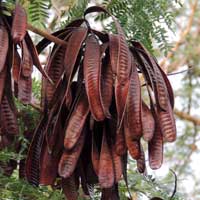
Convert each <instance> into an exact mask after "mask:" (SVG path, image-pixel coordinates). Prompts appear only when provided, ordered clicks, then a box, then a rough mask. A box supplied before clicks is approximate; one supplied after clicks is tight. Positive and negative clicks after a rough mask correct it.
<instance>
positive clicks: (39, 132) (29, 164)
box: [26, 115, 47, 186]
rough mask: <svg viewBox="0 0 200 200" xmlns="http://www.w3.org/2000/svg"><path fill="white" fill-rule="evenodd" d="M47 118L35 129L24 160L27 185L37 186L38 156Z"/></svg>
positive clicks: (38, 173) (38, 177)
mask: <svg viewBox="0 0 200 200" xmlns="http://www.w3.org/2000/svg"><path fill="white" fill-rule="evenodd" d="M46 121H47V116H46V115H44V116H43V118H42V119H41V120H40V122H39V124H38V126H37V128H36V129H35V132H34V136H33V139H32V141H31V144H30V147H29V150H28V154H27V158H26V178H27V180H28V182H29V183H31V184H33V185H36V186H38V185H39V179H40V156H41V151H42V144H43V142H44V134H45V133H44V131H45V126H46V124H45V123H46Z"/></svg>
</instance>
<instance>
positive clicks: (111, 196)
mask: <svg viewBox="0 0 200 200" xmlns="http://www.w3.org/2000/svg"><path fill="white" fill-rule="evenodd" d="M118 193H119V190H118V185H117V184H115V185H114V186H112V187H111V188H103V189H102V195H101V200H120V197H119V194H118Z"/></svg>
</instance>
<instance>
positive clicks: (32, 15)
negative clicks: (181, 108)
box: [2, 1, 178, 199]
mask: <svg viewBox="0 0 200 200" xmlns="http://www.w3.org/2000/svg"><path fill="white" fill-rule="evenodd" d="M87 4H88V2H87V1H82V2H81V1H80V2H78V3H77V5H76V6H74V7H72V8H71V9H70V10H69V11H67V12H66V13H65V12H64V13H61V16H60V19H61V22H62V18H67V23H68V22H69V21H70V20H71V19H74V18H76V17H78V16H81V15H82V13H83V11H84V10H85V8H86V6H87ZM103 4H104V5H105V6H106V8H107V9H108V10H109V11H110V12H112V13H113V14H114V15H116V16H117V17H118V18H119V20H120V22H121V24H122V25H123V24H124V29H125V30H126V35H127V37H128V38H129V39H130V40H131V39H137V40H139V41H141V42H143V43H144V45H145V46H146V47H147V48H148V49H149V50H150V51H152V39H151V38H154V39H155V40H156V41H157V43H158V45H160V48H162V49H164V50H165V51H167V49H168V43H167V41H166V32H167V29H165V28H164V27H162V26H161V25H160V24H159V25H158V22H161V21H163V20H164V22H165V23H166V24H167V25H168V26H169V27H170V26H171V22H172V12H171V11H170V10H169V3H167V2H166V1H157V2H156V3H155V1H144V2H143V1H127V2H125V1H123V3H122V2H121V1H111V2H110V1H104V2H103ZM6 5H7V6H8V3H6ZM48 5H50V2H48V1H33V2H30V3H29V2H26V1H25V2H24V6H25V7H26V8H27V9H28V10H29V20H30V22H31V24H33V25H34V26H39V27H40V28H42V27H45V23H44V21H45V19H47V18H48V16H49V14H48V12H46V11H47V9H46V8H47V7H48ZM155 8H157V9H155ZM133 9H134V11H135V12H133V15H131V17H130V18H129V17H128V16H129V15H130V11H132V10H133ZM37 12H38V13H37ZM105 17H106V16H104V15H102V16H100V18H99V17H97V18H96V20H99V19H101V20H102V19H105ZM144 18H145V19H146V20H145V23H144V20H143V19H144ZM56 22H57V16H55V17H54V18H53V20H52V21H51V22H50V23H49V24H50V26H49V27H48V28H49V29H50V30H55V29H56V28H57V27H59V26H58V25H57V24H56ZM133 22H135V23H133ZM65 24H66V22H65ZM102 26H103V27H105V28H106V29H107V30H111V29H112V30H113V24H110V23H109V24H107V25H106V20H105V22H104V23H102ZM32 30H33V29H32ZM132 30H135V31H132ZM36 88H38V86H36ZM35 94H36V95H38V92H37V91H36V92H35ZM32 106H35V105H32ZM27 109H28V110H31V111H33V109H32V108H31V107H27V106H25V107H23V106H22V105H21V104H20V103H19V110H22V111H21V112H22V113H23V112H24V110H27ZM33 112H34V113H35V114H33V115H31V118H32V117H34V116H35V119H37V114H38V113H37V112H35V111H33ZM177 114H178V112H177ZM22 116H23V115H22ZM21 122H23V120H22V121H21ZM22 128H23V124H22ZM21 139H22V140H23V141H25V139H24V137H22V138H21ZM6 155H8V154H6V152H5V151H3V152H2V157H3V159H5V156H6ZM10 156H11V155H10V154H9V159H10ZM11 158H13V157H11ZM18 160H19V158H18ZM131 173H134V174H135V177H136V179H134V180H133V183H134V182H135V181H136V182H137V184H138V185H139V186H138V188H137V187H136V186H135V185H134V187H133V188H132V187H131V189H133V191H137V190H139V191H141V192H145V191H143V189H142V187H144V185H143V184H146V185H147V186H146V187H147V188H148V186H149V185H150V186H151V185H152V186H157V187H158V185H157V183H155V182H154V180H153V179H152V178H151V177H146V178H145V180H144V182H143V181H142V184H140V182H141V180H142V177H141V176H139V175H138V174H137V173H135V172H132V171H131ZM2 180H4V181H8V180H9V181H8V182H11V183H12V182H14V181H16V180H15V179H14V180H12V179H10V178H9V179H7V178H6V177H2ZM17 183H18V182H17ZM131 183H132V181H131ZM13 185H14V187H16V184H13ZM130 185H131V184H130ZM11 186H12V185H11ZM23 187H24V188H28V189H27V190H28V192H29V191H35V189H33V188H31V189H30V188H29V186H27V184H23ZM122 188H123V184H122ZM155 188H156V187H151V188H150V189H149V190H148V193H150V194H149V195H150V196H151V195H153V194H154V192H155V194H156V195H161V197H163V198H164V199H165V198H167V197H168V195H167V193H168V190H167V189H166V188H165V189H161V190H160V188H158V189H156V190H155ZM11 191H12V190H11ZM37 191H38V190H37ZM9 192H10V191H9ZM9 192H8V191H6V190H5V189H3V192H2V194H3V195H7V197H2V198H8V197H10V196H9V195H16V197H14V196H13V198H19V196H17V195H18V193H13V194H10V193H9ZM47 193H50V191H49V190H48V189H46V188H42V189H41V191H38V194H40V195H41V194H44V196H45V194H47ZM24 194H25V195H26V191H24V193H21V195H22V196H23V195H24ZM50 195H51V194H50ZM52 195H55V199H56V198H57V199H58V198H59V197H58V195H59V192H58V193H57V192H55V193H53V194H52ZM166 195H167V196H166ZM22 198H24V197H22ZM33 198H45V197H41V196H40V197H36V196H35V197H33ZM48 198H49V197H48ZM52 198H54V197H52ZM97 198H98V197H97Z"/></svg>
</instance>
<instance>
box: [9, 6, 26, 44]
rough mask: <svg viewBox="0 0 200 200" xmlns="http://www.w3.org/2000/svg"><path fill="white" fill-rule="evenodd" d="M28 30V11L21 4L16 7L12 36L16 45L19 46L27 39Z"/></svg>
mask: <svg viewBox="0 0 200 200" xmlns="http://www.w3.org/2000/svg"><path fill="white" fill-rule="evenodd" d="M26 29H27V16H26V11H25V10H24V8H23V7H22V6H20V5H19V4H16V5H15V9H14V12H13V22H12V30H11V35H12V38H13V41H14V43H16V44H19V43H20V42H21V41H22V40H23V38H24V37H25V34H26Z"/></svg>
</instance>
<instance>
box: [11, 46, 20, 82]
mask: <svg viewBox="0 0 200 200" xmlns="http://www.w3.org/2000/svg"><path fill="white" fill-rule="evenodd" d="M13 48H14V47H13ZM20 71H21V58H20V55H19V53H18V52H17V49H16V48H14V50H13V62H12V78H13V79H14V81H15V82H16V83H18V80H19V76H20Z"/></svg>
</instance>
